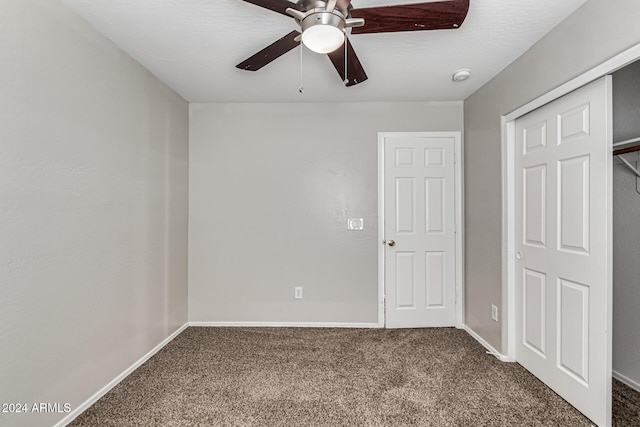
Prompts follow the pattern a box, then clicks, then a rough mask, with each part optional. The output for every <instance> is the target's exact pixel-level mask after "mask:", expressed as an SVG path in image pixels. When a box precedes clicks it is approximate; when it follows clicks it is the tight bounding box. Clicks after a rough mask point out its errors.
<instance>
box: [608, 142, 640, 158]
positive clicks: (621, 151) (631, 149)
mask: <svg viewBox="0 0 640 427" xmlns="http://www.w3.org/2000/svg"><path fill="white" fill-rule="evenodd" d="M635 151H640V145H636V146H635V147H627V148H621V149H619V150H614V151H613V155H614V156H619V155H620V154H627V153H633V152H635Z"/></svg>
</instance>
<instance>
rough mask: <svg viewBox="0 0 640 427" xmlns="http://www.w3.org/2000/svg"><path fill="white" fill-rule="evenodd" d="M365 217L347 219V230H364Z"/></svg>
mask: <svg viewBox="0 0 640 427" xmlns="http://www.w3.org/2000/svg"><path fill="white" fill-rule="evenodd" d="M363 229H364V219H363V218H349V219H347V230H357V231H359V230H363Z"/></svg>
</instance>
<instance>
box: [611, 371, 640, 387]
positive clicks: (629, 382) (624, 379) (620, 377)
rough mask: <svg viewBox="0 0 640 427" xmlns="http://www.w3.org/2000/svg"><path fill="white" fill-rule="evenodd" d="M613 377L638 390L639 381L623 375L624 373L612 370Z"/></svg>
mask: <svg viewBox="0 0 640 427" xmlns="http://www.w3.org/2000/svg"><path fill="white" fill-rule="evenodd" d="M613 378H615V379H617V380H618V381H620V382H622V383H625V384H626V385H628V386H629V387H631V388H632V389H634V390H635V391H637V392H640V383H639V382H637V381H634V380H632V379H631V378H628V377H625V376H624V375H622V374H621V373H619V372H616V371H613Z"/></svg>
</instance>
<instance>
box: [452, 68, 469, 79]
mask: <svg viewBox="0 0 640 427" xmlns="http://www.w3.org/2000/svg"><path fill="white" fill-rule="evenodd" d="M469 77H471V70H469V69H467V68H463V69H462V70H458V71H456V72H455V73H453V76H451V79H452V80H453V81H454V82H463V81H465V80H467V79H468V78H469Z"/></svg>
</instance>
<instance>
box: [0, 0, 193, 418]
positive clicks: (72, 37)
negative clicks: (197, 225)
mask: <svg viewBox="0 0 640 427" xmlns="http://www.w3.org/2000/svg"><path fill="white" fill-rule="evenodd" d="M0 64H2V66H1V67H0V402H7V403H9V402H23V403H27V404H29V405H31V404H33V403H38V402H45V403H60V404H64V403H69V404H70V405H71V409H75V408H77V407H78V405H80V404H81V403H83V402H84V401H85V400H86V399H88V398H89V397H90V396H92V395H93V394H94V393H96V392H97V391H98V390H100V389H101V388H102V387H104V386H105V385H106V384H107V383H108V382H110V381H111V380H113V379H114V378H115V377H116V376H117V375H119V374H120V373H122V372H123V371H124V370H125V369H126V368H128V367H129V366H131V365H132V364H133V363H134V362H136V361H137V360H138V359H139V358H140V357H142V356H143V355H145V354H146V353H147V352H148V351H149V350H151V349H152V348H153V347H155V346H156V345H157V344H159V343H160V342H161V341H162V340H163V339H164V338H166V337H167V336H169V335H170V334H171V333H172V332H174V331H175V330H176V329H177V328H179V327H180V326H181V325H183V324H184V323H185V322H186V321H187V284H186V280H187V261H186V255H187V202H188V201H187V194H188V193H187V183H188V105H187V103H186V102H185V101H184V100H183V99H182V98H180V97H179V96H177V95H176V94H175V93H174V92H172V91H170V90H169V89H168V88H167V87H166V86H164V85H163V84H162V83H160V82H159V81H158V80H157V79H156V78H154V77H153V76H152V75H150V74H149V73H148V72H147V71H145V70H144V69H143V68H142V67H141V66H140V65H138V64H137V63H136V62H134V61H133V60H132V59H131V58H129V57H128V56H127V55H125V54H124V53H122V52H121V51H119V50H118V49H117V48H115V47H114V46H113V45H112V44H111V43H110V42H109V41H107V40H106V39H105V38H104V37H102V36H100V35H99V34H98V33H97V32H96V31H94V30H93V29H92V28H91V27H89V26H88V25H87V24H86V23H85V22H84V21H82V20H81V19H80V18H78V17H77V16H76V15H74V14H73V13H72V12H70V11H69V10H68V9H67V8H66V7H64V6H63V5H61V4H60V3H59V2H57V1H49V0H9V1H2V2H0ZM29 409H31V408H29ZM64 416H65V414H64V413H29V414H18V415H9V414H6V413H0V425H3V426H43V425H52V424H54V423H55V422H57V421H58V420H60V419H62V418H63V417H64Z"/></svg>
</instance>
